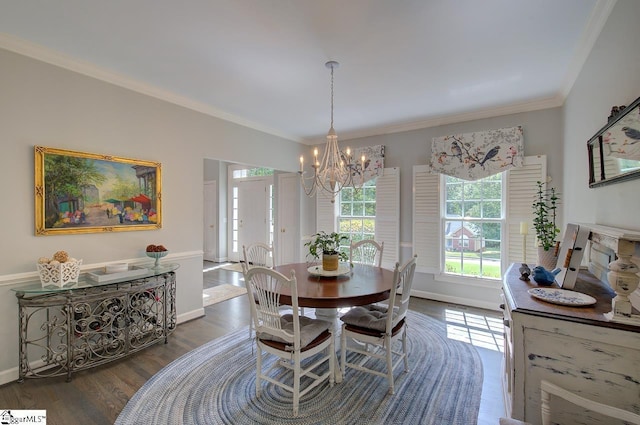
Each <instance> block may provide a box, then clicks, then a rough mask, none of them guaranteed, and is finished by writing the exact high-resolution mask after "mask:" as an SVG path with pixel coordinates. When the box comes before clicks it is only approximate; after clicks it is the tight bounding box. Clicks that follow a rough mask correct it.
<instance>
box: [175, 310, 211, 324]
mask: <svg viewBox="0 0 640 425" xmlns="http://www.w3.org/2000/svg"><path fill="white" fill-rule="evenodd" d="M204 315H205V314H204V307H201V308H198V309H196V310H192V311H189V312H187V313H182V314H179V315H178V317H177V318H176V319H177V321H178V324H181V323H184V322H188V321H189V320H193V319H197V318H198V317H203V316H204Z"/></svg>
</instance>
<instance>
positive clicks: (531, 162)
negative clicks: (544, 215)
mask: <svg viewBox="0 0 640 425" xmlns="http://www.w3.org/2000/svg"><path fill="white" fill-rule="evenodd" d="M506 177H507V193H506V198H507V199H506V203H507V204H506V205H507V219H506V235H505V241H506V243H507V246H506V247H505V249H506V251H505V252H506V253H507V255H506V257H507V262H506V264H503V266H505V267H506V266H508V265H509V264H511V263H516V262H517V263H522V262H523V260H525V259H524V256H523V246H522V242H523V236H522V235H521V234H520V223H521V222H526V223H527V227H528V228H529V234H528V235H527V258H526V261H524V262H526V263H529V264H535V263H536V262H537V250H536V247H535V230H534V229H533V208H532V207H531V205H532V204H533V201H534V200H535V198H536V195H537V193H538V185H537V182H539V181H541V182H545V181H546V179H547V157H546V156H545V155H538V156H526V157H524V164H523V166H522V167H519V168H512V169H510V170H509V171H507V176H506Z"/></svg>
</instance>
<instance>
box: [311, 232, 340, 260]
mask: <svg viewBox="0 0 640 425" xmlns="http://www.w3.org/2000/svg"><path fill="white" fill-rule="evenodd" d="M348 240H349V238H348V237H347V236H346V235H341V234H340V233H336V232H332V233H326V232H324V231H321V232H318V233H316V234H315V235H313V236H311V240H310V241H309V242H307V243H306V244H304V246H306V247H309V255H310V256H311V257H313V258H315V259H320V254H321V253H322V254H328V255H330V254H338V258H339V260H340V261H347V260H348V259H349V256H348V255H347V253H346V252H343V251H340V243H341V242H342V241H348Z"/></svg>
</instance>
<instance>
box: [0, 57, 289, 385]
mask: <svg viewBox="0 0 640 425" xmlns="http://www.w3.org/2000/svg"><path fill="white" fill-rule="evenodd" d="M0 69H1V70H2V78H0V93H1V95H0V135H1V138H2V147H3V151H2V155H1V156H0V179H1V181H2V182H3V185H2V189H1V190H2V193H1V196H2V199H3V204H4V205H3V208H2V213H1V214H2V215H1V217H2V220H0V234H1V235H2V239H3V242H2V245H0V258H1V259H2V260H1V261H0V318H1V319H2V320H0V340H1V341H2V344H0V382H6V380H8V379H16V378H17V370H16V367H17V357H18V345H17V329H18V324H17V316H18V314H17V307H16V304H17V303H16V298H15V294H14V293H13V292H12V291H11V287H12V286H15V285H12V282H14V281H15V280H16V279H17V278H24V277H25V276H29V275H31V276H33V277H34V278H37V277H36V276H37V275H36V273H35V270H36V267H35V264H36V261H37V259H38V258H39V257H41V256H51V255H52V254H53V253H54V252H55V251H58V250H61V249H64V250H66V251H68V252H69V253H70V254H71V255H72V256H74V257H77V258H82V259H83V262H84V264H85V265H99V264H102V263H106V262H114V261H123V260H127V261H131V260H141V259H146V257H145V255H144V248H145V247H146V246H147V245H148V244H150V243H156V244H157V243H162V244H163V245H165V246H166V247H168V248H169V250H170V254H169V256H168V257H167V258H166V259H165V260H164V261H175V262H179V263H180V269H179V270H178V271H177V310H178V315H179V318H180V319H186V318H190V317H197V316H198V315H202V314H203V309H202V247H203V246H202V244H203V236H202V235H203V229H202V224H203V216H202V213H203V196H202V189H203V179H204V173H203V163H204V158H217V159H224V160H229V161H233V162H244V163H255V164H258V163H259V164H261V165H264V166H267V167H273V168H277V169H284V170H287V169H293V170H295V169H296V168H297V166H298V159H297V158H298V157H299V155H300V153H301V151H302V148H301V146H300V145H299V144H298V143H295V142H292V141H288V140H284V139H281V138H278V137H275V136H272V135H268V134H265V133H261V132H259V131H255V130H251V129H248V128H245V127H242V126H239V125H236V124H232V123H229V122H226V121H222V120H219V119H216V118H212V117H210V116H206V115H204V114H201V113H198V112H194V111H192V110H189V109H186V108H183V107H179V106H176V105H173V104H169V103H167V102H163V101H161V100H158V99H155V98H151V97H148V96H145V95H141V94H138V93H135V92H132V91H130V90H126V89H123V88H120V87H117V86H114V85H111V84H108V83H105V82H101V81H98V80H95V79H93V78H90V77H87V76H83V75H80V74H77V73H74V72H71V71H68V70H64V69H61V68H58V67H56V66H53V65H49V64H46V63H43V62H39V61H36V60H33V59H30V58H27V57H25V56H21V55H18V54H15V53H12V52H8V51H5V50H0ZM36 145H40V146H47V147H54V148H60V149H69V150H76V151H81V152H91V153H98V154H109V155H115V156H120V157H126V158H133V159H142V160H152V161H158V162H160V163H161V164H162V197H163V204H162V208H163V210H162V213H163V216H162V229H160V230H153V231H136V232H118V233H104V234H82V235H56V236H34V159H33V158H34V151H33V150H34V149H33V148H34V146H36ZM225 170H226V168H225ZM225 182H226V179H225Z"/></svg>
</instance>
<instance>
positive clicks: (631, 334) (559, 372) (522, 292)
mask: <svg viewBox="0 0 640 425" xmlns="http://www.w3.org/2000/svg"><path fill="white" fill-rule="evenodd" d="M519 266H520V264H519V263H516V264H513V265H511V267H510V268H509V270H508V271H507V272H506V273H505V275H504V279H503V294H502V296H503V298H504V304H503V308H504V322H505V348H504V350H505V353H504V362H503V391H504V398H505V406H506V409H507V413H508V415H509V416H511V417H513V418H515V419H519V420H525V421H527V422H530V423H532V424H539V423H540V421H541V414H540V381H541V380H543V379H544V380H546V381H549V382H551V383H554V384H556V385H559V386H560V387H562V388H565V389H567V390H569V391H571V392H574V393H576V394H578V395H581V396H584V397H587V398H590V399H593V400H596V401H599V402H601V403H605V404H609V405H612V406H616V407H619V408H622V409H625V410H629V411H632V412H635V413H640V326H637V325H634V324H632V323H622V322H619V321H612V320H610V319H608V318H607V314H608V313H609V312H611V310H612V300H613V298H614V297H615V296H616V294H615V293H614V292H613V291H612V290H611V288H610V287H609V286H608V285H607V284H605V283H603V282H602V281H600V280H599V279H597V278H595V277H594V276H593V275H592V274H591V273H589V272H588V271H586V270H583V271H580V273H579V275H578V279H577V282H576V286H575V290H576V291H578V292H582V293H586V294H588V295H591V296H593V297H594V298H596V300H597V302H596V304H595V305H592V306H588V307H568V306H563V305H555V304H551V303H548V302H545V301H540V300H537V299H535V298H533V297H532V296H531V295H530V294H529V293H528V292H527V291H528V290H529V289H530V288H534V287H538V285H537V284H536V282H535V281H533V280H531V281H523V280H520V279H519V278H520V273H519V271H518V268H519ZM633 313H634V314H637V313H638V312H637V311H635V310H634V311H633ZM552 402H553V403H563V402H561V401H559V400H554V401H552ZM558 407H559V408H557V407H554V408H553V411H554V412H561V413H560V416H559V417H555V418H553V421H554V423H563V424H572V423H581V424H583V423H590V424H603V425H604V424H606V425H610V424H612V422H611V420H604V419H600V418H598V417H597V415H595V414H593V415H592V414H590V413H586V412H585V411H584V410H582V409H576V408H573V407H572V406H571V405H569V404H562V405H561V406H558Z"/></svg>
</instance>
